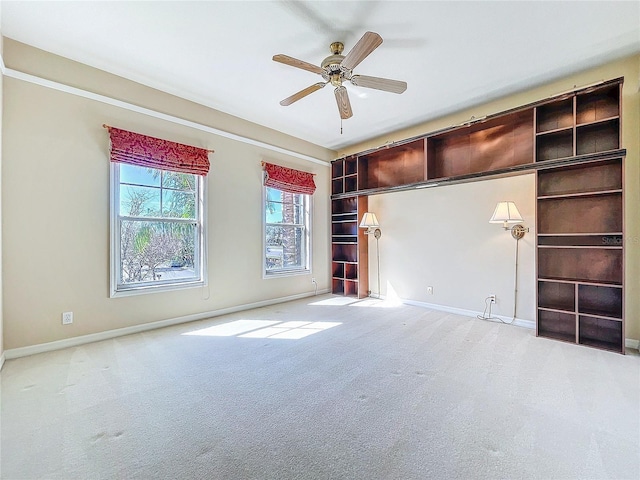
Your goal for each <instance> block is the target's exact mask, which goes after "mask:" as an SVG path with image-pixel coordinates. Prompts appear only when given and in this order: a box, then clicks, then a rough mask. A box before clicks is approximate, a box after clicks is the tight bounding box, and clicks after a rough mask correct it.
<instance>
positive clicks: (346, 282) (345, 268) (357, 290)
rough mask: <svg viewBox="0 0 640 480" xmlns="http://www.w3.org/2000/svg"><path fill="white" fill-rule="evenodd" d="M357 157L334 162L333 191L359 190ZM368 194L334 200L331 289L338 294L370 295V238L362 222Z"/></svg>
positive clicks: (359, 296) (361, 296) (332, 208)
mask: <svg viewBox="0 0 640 480" xmlns="http://www.w3.org/2000/svg"><path fill="white" fill-rule="evenodd" d="M357 166H358V163H357V158H356V157H352V158H347V159H344V160H339V161H336V162H333V164H332V174H333V175H332V177H333V178H332V180H331V181H332V191H333V193H334V194H335V193H337V192H338V191H340V192H344V191H346V192H351V191H355V190H357V178H358V176H357V173H358V168H357ZM367 204H368V201H367V197H346V198H338V199H332V200H331V291H332V293H334V294H337V295H346V296H353V297H357V298H363V297H366V296H367V295H368V294H369V291H368V290H369V271H368V270H369V264H368V239H367V237H366V235H365V233H364V229H362V228H359V227H358V225H359V222H360V220H361V219H362V216H363V215H364V213H365V212H366V211H367Z"/></svg>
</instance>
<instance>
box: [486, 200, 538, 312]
mask: <svg viewBox="0 0 640 480" xmlns="http://www.w3.org/2000/svg"><path fill="white" fill-rule="evenodd" d="M522 222H524V219H523V218H522V215H520V212H519V211H518V207H516V204H515V203H513V202H498V204H497V205H496V209H495V210H494V211H493V215H492V216H491V219H490V220H489V223H502V228H504V229H505V230H509V231H511V236H512V237H513V238H515V239H516V268H515V280H514V287H513V320H512V321H511V323H513V322H514V321H515V319H516V309H517V302H518V244H519V243H520V239H521V238H522V237H524V234H525V233H526V232H528V231H529V228H528V227H523V226H522V225H521V224H522ZM510 225H511V226H510Z"/></svg>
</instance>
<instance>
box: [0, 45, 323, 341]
mask: <svg viewBox="0 0 640 480" xmlns="http://www.w3.org/2000/svg"><path fill="white" fill-rule="evenodd" d="M27 60H31V61H32V62H33V63H31V62H28V61H27ZM5 62H6V63H7V66H8V67H9V68H13V69H17V65H18V64H19V65H20V67H21V68H22V67H25V66H27V65H28V66H29V71H30V73H33V74H38V75H40V76H43V77H45V78H49V74H50V73H52V72H53V73H55V75H53V74H52V76H56V80H58V81H65V83H70V84H72V85H74V86H76V87H79V88H84V89H86V90H90V91H100V92H101V93H104V94H109V95H112V96H113V95H116V94H117V95H118V96H117V98H121V96H122V97H125V96H127V97H131V98H127V99H128V100H131V101H134V100H135V103H136V104H138V105H142V106H145V107H148V108H153V109H155V110H159V111H163V112H166V113H170V114H174V115H177V116H179V117H182V118H186V119H188V120H192V121H198V122H200V123H204V124H206V125H209V126H212V127H215V128H221V129H224V130H227V131H229V130H230V128H229V124H227V123H226V122H227V121H229V122H230V123H231V124H233V125H237V126H238V128H237V130H238V132H241V134H242V135H245V136H248V137H251V138H254V139H258V140H261V141H267V142H268V143H270V144H275V145H277V146H280V147H282V148H286V149H292V150H295V151H297V152H300V153H303V154H307V155H311V156H315V157H320V158H322V159H328V158H331V157H332V156H333V152H330V151H328V150H324V149H321V148H320V147H317V146H314V145H311V144H308V143H306V142H303V141H301V140H299V139H293V138H291V137H287V136H286V135H283V134H280V133H278V134H275V133H272V131H270V130H268V129H265V128H263V127H260V126H257V125H254V124H250V123H248V122H244V121H241V120H239V119H231V120H229V118H227V117H228V116H224V115H220V114H219V112H215V111H213V110H210V109H207V108H205V107H202V106H198V105H195V104H193V103H191V102H187V101H184V100H180V99H178V98H176V97H171V96H169V95H166V94H162V93H160V92H158V91H155V90H152V89H147V88H145V87H142V86H140V85H137V84H132V82H128V81H126V80H123V79H121V78H119V77H115V76H110V75H108V74H105V73H104V72H99V71H96V70H93V69H90V68H89V67H86V66H83V65H78V64H75V63H73V62H69V61H68V60H64V59H60V58H59V57H55V56H53V55H48V54H45V53H43V52H41V51H37V50H35V49H31V48H28V47H25V46H24V45H20V44H17V43H15V42H11V41H9V40H7V41H6V44H5ZM70 72H71V73H73V75H71V74H70ZM127 87H131V89H133V90H134V91H135V92H136V96H135V98H133V95H132V94H131V90H129V89H128V88H127ZM125 93H126V95H125ZM120 94H122V95H121V96H120ZM4 100H5V102H4V139H5V142H4V145H3V152H4V155H3V160H4V162H3V170H4V172H3V178H2V185H3V189H2V196H3V202H2V204H3V207H4V208H3V226H4V244H3V257H4V272H3V274H4V279H5V281H4V299H5V301H4V336H5V348H6V349H13V348H18V347H23V346H30V345H36V344H41V343H45V342H50V341H55V340H61V339H65V338H69V337H74V336H79V335H86V334H91V333H97V332H102V331H106V330H111V329H116V328H121V327H128V326H134V325H138V324H144V323H147V322H153V321H158V320H164V319H171V318H175V317H182V316H185V315H190V314H198V313H201V312H209V311H214V310H217V309H221V308H227V307H234V306H239V305H243V304H248V303H252V302H257V301H263V300H269V299H276V298H281V297H286V296H290V295H296V294H304V293H311V292H313V291H314V287H313V284H312V283H311V275H304V276H296V277H288V278H277V279H268V280H264V279H263V278H262V240H261V238H262V217H261V215H262V207H261V205H262V187H261V165H260V161H261V160H263V159H266V160H270V161H273V162H277V163H280V164H282V165H286V166H291V167H294V168H299V169H303V170H306V171H310V172H313V173H315V174H316V184H317V186H318V189H317V191H316V194H315V195H314V202H313V207H314V208H313V238H312V242H313V258H312V265H313V276H314V277H315V278H316V280H317V282H318V287H319V288H320V289H325V288H329V262H328V259H329V255H330V252H329V245H328V239H329V234H328V225H329V214H328V209H329V190H328V186H329V183H330V182H329V174H330V169H329V168H327V166H325V165H320V164H317V163H311V162H308V161H305V160H301V159H297V158H294V157H292V156H290V155H285V154H282V153H275V152H273V151H270V150H267V149H264V148H260V147H256V146H252V145H248V144H246V143H242V142H239V141H236V140H231V139H227V138H223V137H220V136H217V135H213V134H211V133H207V132H203V131H201V130H196V129H193V128H190V127H186V126H180V125H176V124H174V123H170V122H167V121H165V120H160V119H157V118H153V117H150V116H146V115H143V114H140V113H134V112H132V111H129V110H126V109H123V108H120V107H116V106H112V105H108V104H105V103H101V102H97V101H94V100H90V99H87V98H82V97H79V96H75V95H71V94H69V93H65V92H62V91H57V90H53V89H49V88H45V87H42V86H39V85H35V84H32V83H28V82H25V81H22V80H18V79H15V78H9V77H7V78H5V84H4ZM103 123H106V124H109V125H113V126H117V127H120V128H124V129H128V130H132V131H136V132H140V133H144V134H148V135H152V136H157V137H161V138H167V139H170V140H173V141H178V142H183V143H186V144H191V145H196V146H202V147H206V148H211V149H214V150H215V153H214V154H213V155H212V156H211V157H210V159H211V171H210V173H209V175H208V176H207V188H208V211H207V220H208V245H207V249H208V264H209V268H208V282H209V285H208V287H206V288H196V289H187V290H179V291H173V292H167V293H156V294H145V295H136V296H130V297H123V298H113V299H112V298H109V160H108V134H107V131H106V130H105V129H104V128H102V124H103ZM238 132H234V133H238ZM63 311H73V312H74V323H73V325H69V326H63V325H62V324H61V318H60V316H61V313H62V312H63Z"/></svg>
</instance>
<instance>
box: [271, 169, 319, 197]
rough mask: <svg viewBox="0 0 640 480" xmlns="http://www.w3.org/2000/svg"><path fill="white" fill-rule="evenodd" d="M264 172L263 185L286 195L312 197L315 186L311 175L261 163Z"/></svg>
mask: <svg viewBox="0 0 640 480" xmlns="http://www.w3.org/2000/svg"><path fill="white" fill-rule="evenodd" d="M262 166H263V167H264V171H265V172H266V175H265V179H264V184H265V185H266V186H267V187H273V188H277V189H278V190H282V191H284V192H288V193H304V194H306V195H313V192H315V191H316V184H315V182H314V181H313V173H308V172H301V171H300V170H294V169H293V168H287V167H281V166H280V165H274V164H272V163H267V162H262Z"/></svg>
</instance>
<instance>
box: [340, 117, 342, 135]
mask: <svg viewBox="0 0 640 480" xmlns="http://www.w3.org/2000/svg"><path fill="white" fill-rule="evenodd" d="M340 135H342V117H340Z"/></svg>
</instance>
